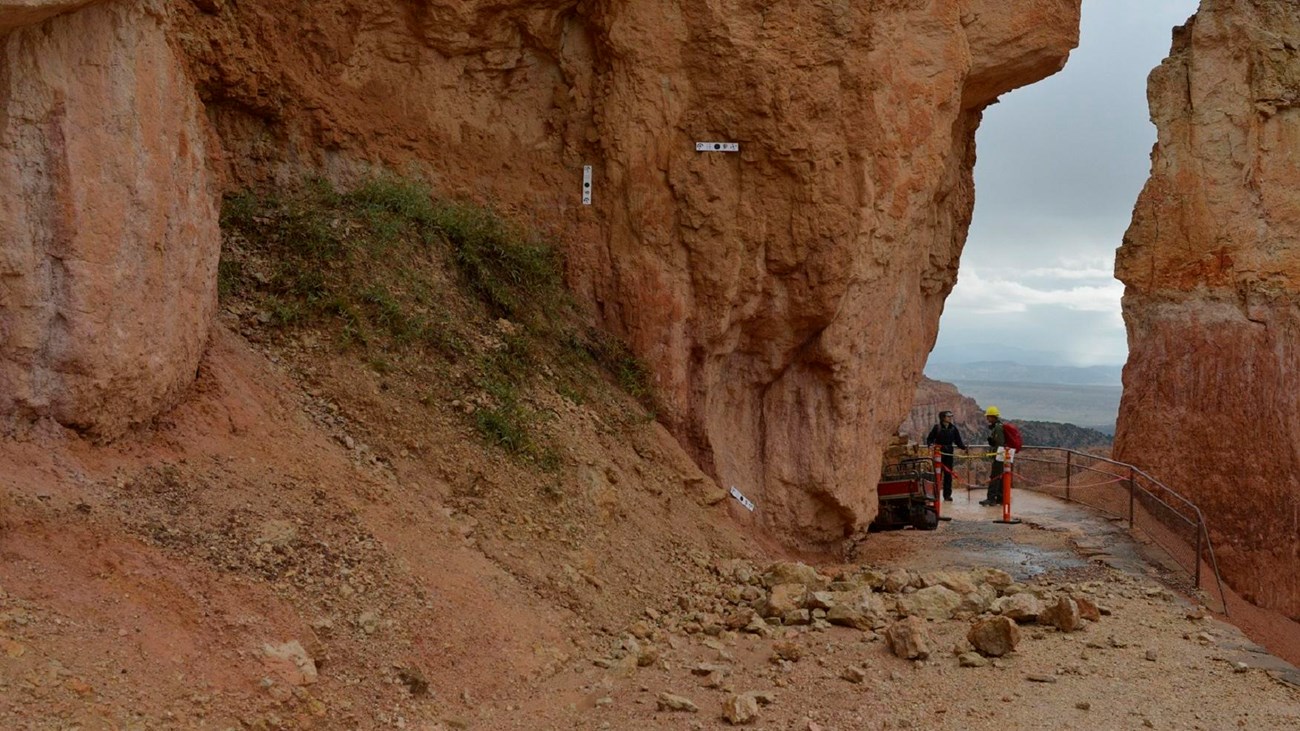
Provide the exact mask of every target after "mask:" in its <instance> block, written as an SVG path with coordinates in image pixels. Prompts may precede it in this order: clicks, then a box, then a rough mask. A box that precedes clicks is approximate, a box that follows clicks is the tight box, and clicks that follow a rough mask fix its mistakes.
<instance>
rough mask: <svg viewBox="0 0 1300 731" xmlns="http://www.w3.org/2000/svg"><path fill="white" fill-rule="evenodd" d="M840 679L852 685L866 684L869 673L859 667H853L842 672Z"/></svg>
mask: <svg viewBox="0 0 1300 731" xmlns="http://www.w3.org/2000/svg"><path fill="white" fill-rule="evenodd" d="M840 677H841V678H843V679H845V680H847V681H849V682H850V683H863V682H866V679H867V671H866V670H863V669H862V668H860V667H858V666H857V665H851V666H849V667H847V668H844V669H843V670H841V671H840Z"/></svg>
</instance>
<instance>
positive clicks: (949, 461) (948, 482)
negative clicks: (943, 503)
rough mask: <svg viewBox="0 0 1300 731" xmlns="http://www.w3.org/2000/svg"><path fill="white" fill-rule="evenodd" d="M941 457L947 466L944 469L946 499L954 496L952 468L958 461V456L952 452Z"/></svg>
mask: <svg viewBox="0 0 1300 731" xmlns="http://www.w3.org/2000/svg"><path fill="white" fill-rule="evenodd" d="M941 459H942V460H943V466H944V467H945V468H946V469H944V471H943V497H944V499H945V500H946V499H948V498H950V497H952V469H953V465H954V464H956V462H957V458H956V457H953V456H952V455H951V454H943V455H942V457H941Z"/></svg>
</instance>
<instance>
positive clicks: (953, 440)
mask: <svg viewBox="0 0 1300 731" xmlns="http://www.w3.org/2000/svg"><path fill="white" fill-rule="evenodd" d="M925 444H926V446H929V447H933V446H934V445H936V444H938V445H939V454H940V459H941V460H943V466H944V468H945V469H944V471H943V499H944V500H946V501H947V502H952V470H953V464H954V458H953V453H952V450H953V447H957V448H959V449H965V448H966V443H965V442H963V441H962V440H961V430H960V429H958V428H957V425H956V424H953V423H952V412H951V411H940V412H939V423H938V424H935V425H934V427H933V428H931V429H930V435H929V436H927V437H926V438H925Z"/></svg>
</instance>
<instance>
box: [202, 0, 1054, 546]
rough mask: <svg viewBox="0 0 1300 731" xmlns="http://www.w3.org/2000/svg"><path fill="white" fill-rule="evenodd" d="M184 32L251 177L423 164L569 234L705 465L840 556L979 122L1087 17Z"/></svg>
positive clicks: (906, 367)
mask: <svg viewBox="0 0 1300 731" xmlns="http://www.w3.org/2000/svg"><path fill="white" fill-rule="evenodd" d="M186 12H187V30H186V31H185V33H183V34H182V35H181V43H182V44H183V45H184V47H185V48H186V52H187V56H188V57H189V58H190V61H191V63H190V68H191V72H192V73H193V74H194V76H195V78H196V80H197V83H198V87H199V89H200V93H201V95H202V97H203V99H204V100H205V102H206V103H207V107H208V113H209V117H210V118H211V119H212V121H213V122H214V124H215V126H216V127H217V129H218V130H219V131H220V133H221V135H222V139H223V142H224V144H225V148H226V150H227V151H228V152H229V153H230V154H229V156H228V160H229V165H228V166H227V168H226V170H225V172H226V174H228V175H230V176H231V179H232V180H233V182H234V183H235V184H246V183H250V182H256V181H266V180H275V179H277V178H282V177H292V176H294V175H296V174H299V173H300V171H301V170H302V169H304V168H307V169H313V170H319V171H324V172H325V173H326V174H329V175H335V176H339V175H342V176H346V175H348V174H351V173H355V172H356V171H358V170H362V169H365V168H366V167H367V166H368V165H380V166H386V167H390V168H396V169H399V170H402V169H404V168H405V167H407V166H411V167H414V168H415V169H416V170H419V171H421V172H423V173H425V174H427V175H429V176H430V177H431V178H432V179H433V180H434V182H435V184H436V185H438V186H439V187H440V188H442V189H443V190H446V191H450V192H454V193H467V194H470V195H474V196H477V197H480V198H485V199H491V200H494V201H497V202H498V204H501V205H505V206H506V207H512V208H514V209H516V210H518V211H523V212H526V213H527V215H529V216H531V217H532V219H533V220H534V221H535V222H537V223H539V224H541V225H544V226H549V227H552V228H553V229H554V230H556V231H557V232H558V233H559V234H560V235H561V236H562V237H563V239H564V240H565V241H566V242H567V243H568V245H569V247H570V251H569V254H570V257H569V260H570V262H571V264H570V266H571V272H570V275H571V280H572V281H573V282H574V283H575V284H576V285H577V287H578V289H579V290H580V292H582V293H583V294H584V295H585V296H586V297H587V298H589V299H590V301H591V302H592V303H594V309H595V311H596V314H597V316H598V317H599V318H600V319H601V320H602V321H603V323H604V324H605V325H607V326H608V327H610V328H611V329H613V330H615V331H616V332H619V333H620V334H622V335H624V336H626V337H627V338H628V340H629V341H630V342H631V344H632V345H633V347H634V349H635V350H636V351H637V352H638V353H639V354H640V355H641V356H642V357H644V358H645V359H646V360H647V361H648V362H649V363H650V364H651V366H652V367H653V369H654V372H655V375H656V380H657V384H658V390H659V394H660V396H661V399H662V401H663V404H664V410H663V417H664V419H665V420H666V421H667V423H668V424H669V425H670V427H671V429H672V430H673V432H674V433H675V434H676V435H677V437H678V438H679V439H680V440H681V442H682V443H683V445H684V446H686V447H687V449H688V450H689V451H690V452H691V453H692V454H693V455H694V456H695V457H696V458H697V460H698V461H699V462H700V464H701V465H702V466H703V467H705V469H707V470H708V471H710V472H711V473H712V474H713V475H714V476H716V477H717V478H718V480H719V481H720V483H721V484H722V485H724V486H731V485H735V486H737V487H738V488H740V489H741V490H743V491H744V492H745V493H746V494H747V495H749V496H750V497H751V498H753V499H754V500H755V502H757V503H758V506H759V509H758V512H757V516H758V519H759V520H761V521H762V522H764V524H765V525H766V526H767V527H768V528H770V529H772V530H773V531H774V532H776V533H777V534H778V535H779V536H781V537H782V538H784V539H786V540H790V541H798V542H804V543H808V542H811V543H831V542H834V541H837V540H839V539H840V538H842V537H843V536H844V535H845V534H846V532H848V531H849V530H851V529H852V528H853V527H854V526H857V525H860V524H862V523H863V522H865V521H868V520H870V519H871V517H872V516H873V515H874V512H875V494H874V487H875V484H874V483H875V475H876V474H877V471H878V469H879V454H880V452H881V448H882V446H883V445H884V443H885V440H886V438H887V436H888V435H889V434H890V433H891V432H892V431H893V430H894V429H895V428H896V427H897V425H898V423H899V421H900V420H901V419H902V418H903V416H904V415H905V414H906V412H907V410H908V406H909V404H910V401H911V398H912V393H913V389H914V388H915V385H916V382H917V380H918V379H919V378H920V372H921V366H922V363H923V361H924V357H925V353H926V352H927V351H928V350H929V348H930V346H931V344H932V343H933V340H934V336H935V332H936V329H937V326H938V320H939V314H940V310H941V308H942V305H943V299H944V297H945V296H946V295H947V293H948V292H949V290H950V289H951V287H952V285H953V283H954V280H955V276H956V271H957V257H958V255H959V254H960V252H961V248H962V243H963V242H964V240H965V234H966V229H967V224H968V222H969V217H970V212H971V206H972V200H973V191H972V182H971V169H972V166H973V164H974V132H975V128H976V126H977V125H978V123H979V119H980V111H981V110H982V108H983V107H984V106H985V105H987V104H989V103H990V102H992V101H993V100H994V99H995V98H996V97H997V95H998V94H1001V93H1003V92H1005V91H1008V90H1010V89H1012V88H1014V87H1016V86H1020V85H1023V84H1028V83H1031V82H1033V81H1036V80H1038V79H1040V78H1042V77H1044V76H1047V75H1049V74H1051V73H1053V72H1054V71H1056V70H1057V69H1059V68H1060V67H1061V66H1062V64H1063V63H1064V61H1065V58H1066V56H1067V54H1068V51H1069V50H1070V49H1071V48H1072V47H1073V46H1074V45H1075V43H1076V41H1077V32H1078V14H1079V1H1078V0H1019V1H1012V0H1005V1H1001V2H999V1H997V0H924V1H922V0H891V1H888V2H872V3H855V2H844V1H841V0H825V1H823V2H815V3H769V2H757V1H755V0H679V1H677V2H659V1H657V0H656V1H655V2H650V1H649V0H633V1H631V2H574V1H573V0H534V1H532V2H520V3H515V4H512V5H511V6H509V7H504V6H503V5H502V4H500V3H488V2H474V1H467V2H454V3H453V2H437V3H427V2H425V3H416V2H402V3H397V2H376V3H359V2H355V0H326V1H325V2H321V3H314V4H312V5H311V6H310V8H309V9H307V10H304V9H303V6H300V5H299V4H297V3H288V2H284V1H283V0H245V1H244V2H240V3H238V4H237V5H235V4H228V5H226V6H225V7H224V8H223V9H221V10H219V11H216V12H212V11H211V8H210V9H209V12H199V11H198V10H195V9H193V8H190V9H189V10H187V11H186ZM707 140H721V141H735V142H739V143H740V146H741V147H740V152H739V153H735V154H725V153H710V154H704V153H697V152H696V151H695V147H694V143H695V142H696V141H707ZM583 165H591V166H592V167H593V169H594V179H595V191H594V196H595V205H593V206H592V207H590V208H584V207H583V206H581V205H579V182H580V180H581V169H582V166H583Z"/></svg>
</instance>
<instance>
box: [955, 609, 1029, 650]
mask: <svg viewBox="0 0 1300 731" xmlns="http://www.w3.org/2000/svg"><path fill="white" fill-rule="evenodd" d="M966 639H967V641H969V642H970V643H971V645H972V646H973V647H974V648H975V649H976V650H977V651H978V652H979V653H980V654H981V655H986V656H988V657H1002V656H1003V655H1006V654H1008V653H1010V652H1014V651H1015V649H1016V645H1017V644H1019V643H1020V628H1019V627H1018V626H1016V623H1015V622H1014V621H1012V620H1011V619H1010V618H1009V617H992V618H990V619H984V620H980V621H979V622H976V623H975V624H973V625H971V628H970V631H969V632H967V633H966Z"/></svg>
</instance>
